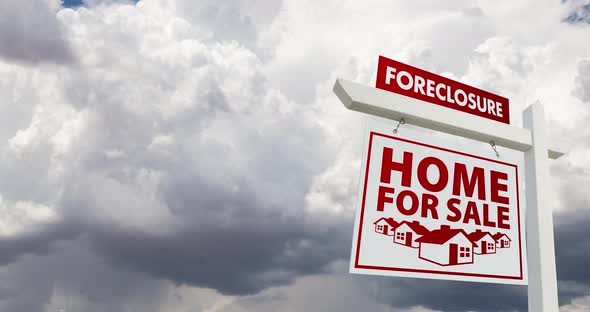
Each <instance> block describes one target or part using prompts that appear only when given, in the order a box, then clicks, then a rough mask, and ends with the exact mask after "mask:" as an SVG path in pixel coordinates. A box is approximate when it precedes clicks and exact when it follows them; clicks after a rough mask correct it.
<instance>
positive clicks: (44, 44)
mask: <svg viewBox="0 0 590 312" xmlns="http://www.w3.org/2000/svg"><path fill="white" fill-rule="evenodd" d="M57 8H58V6H57V4H56V3H55V2H54V1H44V0H27V1H16V0H7V1H2V3H1V4H0V16H1V17H2V18H0V56H1V57H4V58H6V59H8V60H17V61H20V62H25V63H32V64H37V63H46V62H49V63H58V64H65V63H71V62H73V61H74V59H75V57H74V54H73V52H72V50H71V49H70V47H69V45H68V41H67V37H66V34H65V33H64V32H63V29H62V25H61V24H60V23H59V21H58V20H57V19H56V17H55V10H56V9H57Z"/></svg>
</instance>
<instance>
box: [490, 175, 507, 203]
mask: <svg viewBox="0 0 590 312" xmlns="http://www.w3.org/2000/svg"><path fill="white" fill-rule="evenodd" d="M490 180H491V182H490V184H491V190H492V196H491V200H492V201H493V202H495V203H499V204H505V205H508V197H506V196H501V195H500V194H499V192H500V191H503V192H506V191H508V184H501V183H500V180H504V181H508V174H506V173H504V172H498V171H494V170H492V171H490Z"/></svg>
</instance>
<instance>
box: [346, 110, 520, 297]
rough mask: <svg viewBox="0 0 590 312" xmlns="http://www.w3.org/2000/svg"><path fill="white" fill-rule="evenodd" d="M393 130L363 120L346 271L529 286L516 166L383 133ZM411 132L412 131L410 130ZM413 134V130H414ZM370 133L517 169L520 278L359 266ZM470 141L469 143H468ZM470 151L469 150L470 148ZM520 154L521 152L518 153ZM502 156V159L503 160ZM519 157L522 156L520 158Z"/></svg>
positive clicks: (373, 120) (517, 177) (511, 152)
mask: <svg viewBox="0 0 590 312" xmlns="http://www.w3.org/2000/svg"><path fill="white" fill-rule="evenodd" d="M392 129H393V125H392V124H391V123H389V124H386V123H383V122H381V121H379V120H377V119H376V118H371V117H369V118H367V119H366V124H365V134H364V141H363V152H362V163H361V170H360V175H359V180H358V181H359V184H358V193H357V194H358V197H357V204H356V208H357V209H356V214H355V222H354V232H353V237H352V248H351V254H350V267H349V272H350V273H354V274H364V275H379V276H394V277H412V278H421V279H437V280H453V281H465V282H479V283H496V284H511V285H527V284H528V274H527V273H528V270H527V259H526V257H527V251H526V231H525V230H523V229H525V228H526V225H525V210H526V208H525V207H526V202H525V196H524V193H523V189H522V187H523V185H524V181H523V178H524V177H523V176H521V175H519V170H518V169H519V168H518V166H517V165H516V164H513V163H509V162H507V161H506V160H504V159H502V160H496V159H491V158H487V157H482V156H477V155H473V154H471V153H473V152H472V151H468V152H465V151H459V150H453V149H449V148H446V147H442V146H434V145H431V144H427V143H422V142H417V141H414V140H413V139H406V138H403V137H402V136H403V135H400V136H396V135H394V134H393V133H392V134H386V133H388V132H391V130H392ZM407 130H410V129H408V127H407V126H405V127H404V128H402V129H400V134H401V133H403V131H407ZM410 131H412V130H410ZM414 132H415V130H414ZM372 133H379V134H380V135H381V136H385V137H388V138H392V139H396V140H402V141H405V142H409V143H413V144H419V145H422V146H426V147H430V148H436V149H439V150H443V151H446V152H451V153H457V154H460V155H462V156H468V157H475V158H478V159H480V160H485V161H491V162H495V163H500V164H502V165H508V166H512V167H514V168H515V170H516V183H517V188H518V189H517V192H516V195H517V200H518V203H517V209H518V211H517V215H518V233H519V238H518V239H519V255H520V257H519V258H520V259H519V260H520V272H521V276H519V277H498V276H493V275H490V274H477V273H464V272H448V271H427V270H415V269H411V268H395V267H376V266H371V265H362V264H360V265H359V264H358V259H359V256H358V248H359V246H360V245H359V244H360V241H359V239H358V238H359V234H360V229H361V227H362V223H361V218H362V214H363V208H364V207H363V202H364V198H365V195H366V194H365V188H366V183H367V181H366V175H367V170H368V168H367V159H368V157H369V154H370V152H371V150H370V145H371V144H370V143H371V136H372V135H373V134H372ZM432 134H433V135H435V133H434V132H433V133H432ZM469 141H472V140H469ZM474 142H475V141H474ZM458 145H460V146H461V147H460V149H464V150H465V149H470V148H467V146H466V145H465V144H458ZM470 150H472V149H470ZM504 152H508V153H506V154H507V155H505V156H504V157H506V156H510V155H509V154H512V155H514V153H518V152H517V151H504ZM521 154H522V153H521ZM504 157H503V158H504ZM521 157H522V156H521ZM509 158H513V157H509ZM522 169H524V168H521V170H520V173H521V174H522V173H523V171H524V170H522ZM359 266H363V267H359Z"/></svg>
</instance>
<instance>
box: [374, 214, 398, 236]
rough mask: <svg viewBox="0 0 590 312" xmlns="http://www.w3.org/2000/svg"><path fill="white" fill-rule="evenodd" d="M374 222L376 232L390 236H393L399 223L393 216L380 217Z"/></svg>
mask: <svg viewBox="0 0 590 312" xmlns="http://www.w3.org/2000/svg"><path fill="white" fill-rule="evenodd" d="M373 224H374V225H375V232H377V233H379V234H383V235H388V236H393V235H394V233H395V232H394V231H395V228H396V227H397V226H398V223H397V222H395V221H394V220H393V218H380V219H378V220H377V221H375V222H373Z"/></svg>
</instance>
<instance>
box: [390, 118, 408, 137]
mask: <svg viewBox="0 0 590 312" xmlns="http://www.w3.org/2000/svg"><path fill="white" fill-rule="evenodd" d="M404 124H406V120H405V119H404V118H403V117H402V119H400V120H399V121H398V122H397V126H395V129H393V133H394V134H397V129H399V126H400V125H404Z"/></svg>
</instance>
